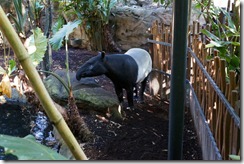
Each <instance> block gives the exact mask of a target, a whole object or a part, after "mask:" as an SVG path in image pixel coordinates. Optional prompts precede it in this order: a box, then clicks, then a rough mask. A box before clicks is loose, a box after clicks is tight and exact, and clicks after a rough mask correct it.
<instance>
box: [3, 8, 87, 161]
mask: <svg viewBox="0 0 244 164" xmlns="http://www.w3.org/2000/svg"><path fill="white" fill-rule="evenodd" d="M0 30H1V31H2V32H3V34H4V35H5V36H6V38H7V39H8V41H9V43H10V45H11V47H12V49H13V51H14V53H15V55H16V57H17V58H18V60H19V62H20V64H21V65H22V67H23V69H24V71H25V73H26V75H27V76H28V78H29V80H30V83H31V85H32V87H33V89H34V90H35V92H36V94H37V96H38V98H39V100H40V102H41V104H42V106H43V107H44V109H45V112H46V113H47V115H48V117H49V119H50V121H51V122H52V123H53V124H54V125H55V127H56V128H57V130H58V132H59V133H60V135H61V136H62V138H63V139H64V141H65V142H66V144H67V145H68V147H69V149H70V151H71V152H72V154H73V155H74V157H75V158H76V159H78V160H87V157H86V155H85V154H84V152H83V151H82V149H81V147H80V146H79V143H78V142H77V140H76V139H75V137H74V136H73V134H72V132H71V131H70V129H69V127H68V125H67V124H66V122H65V121H64V119H63V117H62V115H61V114H60V113H59V111H58V110H57V108H56V107H55V105H54V103H53V101H52V99H51V97H50V96H49V94H48V92H47V90H46V88H45V86H44V84H43V82H42V80H41V78H40V76H39V74H38V72H37V70H36V68H35V67H34V65H33V64H32V61H31V59H30V58H29V55H28V53H27V51H26V49H25V47H24V46H23V44H22V42H21V40H20V39H19V37H18V35H17V34H16V32H15V30H14V28H13V27H12V25H11V23H10V22H9V20H8V18H7V16H6V14H5V13H4V11H3V9H2V7H1V6H0Z"/></svg>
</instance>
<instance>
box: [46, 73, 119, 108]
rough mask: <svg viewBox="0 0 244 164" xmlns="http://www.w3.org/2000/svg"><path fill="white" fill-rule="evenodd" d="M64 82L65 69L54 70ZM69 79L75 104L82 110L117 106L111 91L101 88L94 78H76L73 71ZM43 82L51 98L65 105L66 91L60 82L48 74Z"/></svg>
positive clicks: (117, 103)
mask: <svg viewBox="0 0 244 164" xmlns="http://www.w3.org/2000/svg"><path fill="white" fill-rule="evenodd" d="M55 73H56V74H58V75H59V76H60V77H61V78H62V79H63V80H64V81H65V82H66V83H67V77H66V71H65V70H57V71H55ZM70 80H71V85H72V90H73V95H74V97H75V100H76V104H77V106H78V108H79V109H81V110H82V111H84V110H85V111H89V110H95V111H99V112H108V110H110V111H113V112H114V111H116V110H117V109H118V106H119V102H118V100H117V97H116V96H114V94H113V93H111V92H109V91H106V90H105V89H103V88H101V87H100V85H99V84H98V83H97V82H96V81H95V79H94V78H82V79H81V80H80V81H78V80H76V78H75V73H74V72H71V73H70ZM44 84H45V86H46V88H47V90H48V92H49V94H50V96H51V97H52V99H53V100H54V101H55V102H56V103H58V104H60V105H62V106H64V105H67V100H68V93H67V91H66V90H65V88H64V86H63V85H62V84H61V82H60V81H59V80H58V79H57V78H56V77H54V76H52V75H50V76H48V77H47V78H46V79H45V80H44ZM113 112H112V113H113Z"/></svg>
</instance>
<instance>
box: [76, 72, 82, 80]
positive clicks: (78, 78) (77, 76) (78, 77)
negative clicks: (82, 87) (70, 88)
mask: <svg viewBox="0 0 244 164" xmlns="http://www.w3.org/2000/svg"><path fill="white" fill-rule="evenodd" d="M80 79H81V76H79V74H78V73H76V80H78V81H80Z"/></svg>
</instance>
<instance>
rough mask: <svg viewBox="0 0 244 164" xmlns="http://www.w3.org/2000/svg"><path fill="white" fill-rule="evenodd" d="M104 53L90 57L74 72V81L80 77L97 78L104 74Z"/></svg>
mask: <svg viewBox="0 0 244 164" xmlns="http://www.w3.org/2000/svg"><path fill="white" fill-rule="evenodd" d="M104 58H105V52H99V53H98V55H97V56H95V57H92V58H91V59H89V60H88V61H87V62H85V63H84V64H83V65H82V66H81V67H80V68H79V69H78V71H77V72H76V79H77V80H80V79H81V78H82V77H93V76H99V75H103V74H105V73H106V68H105V65H104Z"/></svg>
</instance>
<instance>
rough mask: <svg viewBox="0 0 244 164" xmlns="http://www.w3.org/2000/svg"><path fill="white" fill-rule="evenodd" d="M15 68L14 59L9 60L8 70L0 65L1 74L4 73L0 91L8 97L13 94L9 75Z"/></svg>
mask: <svg viewBox="0 0 244 164" xmlns="http://www.w3.org/2000/svg"><path fill="white" fill-rule="evenodd" d="M15 70H16V63H15V61H14V60H9V65H8V70H7V71H6V70H5V69H3V68H2V67H1V66H0V75H3V76H2V80H1V82H0V93H1V94H3V95H6V96H7V97H8V98H11V96H12V89H11V84H10V79H9V76H10V75H11V74H12V73H13V72H14V71H15ZM1 94H0V95H1Z"/></svg>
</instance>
